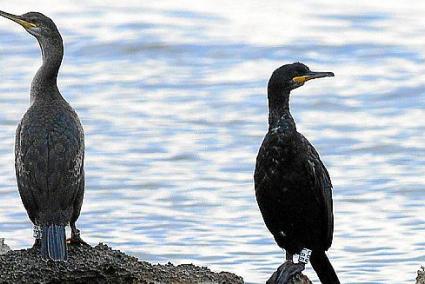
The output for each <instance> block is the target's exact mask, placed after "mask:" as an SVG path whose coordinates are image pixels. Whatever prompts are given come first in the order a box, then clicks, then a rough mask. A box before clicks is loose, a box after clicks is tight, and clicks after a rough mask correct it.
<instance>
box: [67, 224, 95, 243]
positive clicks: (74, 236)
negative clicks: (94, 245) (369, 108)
mask: <svg viewBox="0 0 425 284" xmlns="http://www.w3.org/2000/svg"><path fill="white" fill-rule="evenodd" d="M66 241H67V242H68V243H69V244H72V245H85V246H90V245H89V244H88V243H86V242H85V241H83V239H82V238H81V236H80V230H78V229H77V227H76V226H75V223H74V224H71V238H70V239H67V240H66Z"/></svg>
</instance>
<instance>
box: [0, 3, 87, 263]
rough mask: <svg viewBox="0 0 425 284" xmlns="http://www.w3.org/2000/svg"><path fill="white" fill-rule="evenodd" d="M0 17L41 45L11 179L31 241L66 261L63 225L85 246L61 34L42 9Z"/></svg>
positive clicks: (80, 151)
mask: <svg viewBox="0 0 425 284" xmlns="http://www.w3.org/2000/svg"><path fill="white" fill-rule="evenodd" d="M0 16H3V17H5V18H8V19H10V20H12V21H14V22H16V23H18V24H20V25H21V26H23V27H24V28H25V30H26V31H27V32H29V33H30V34H31V35H33V36H34V37H35V38H36V39H37V40H38V43H39V44H40V47H41V52H42V60H43V63H42V65H41V67H40V68H39V69H38V71H37V73H36V75H35V77H34V79H33V81H32V84H31V105H30V107H29V109H28V110H27V112H26V113H25V115H24V116H23V118H22V120H21V122H20V124H19V125H18V129H17V131H16V143H15V168H16V177H17V183H18V189H19V194H20V196H21V199H22V202H23V204H24V207H25V209H26V210H27V213H28V216H29V218H30V219H31V221H32V222H33V224H34V227H35V228H39V231H38V229H35V236H36V235H37V236H36V243H35V245H36V246H38V245H39V244H40V243H41V253H42V257H43V258H44V259H47V258H50V259H53V260H55V261H61V260H66V259H67V250H66V237H65V226H66V225H68V224H70V226H71V231H72V234H71V239H70V242H71V243H79V244H84V242H83V241H82V240H81V238H80V233H79V230H78V229H77V227H76V225H75V222H76V221H77V219H78V217H79V215H80V210H81V205H82V203H83V196H84V132H83V128H82V126H81V123H80V120H79V118H78V116H77V114H76V112H75V111H74V109H73V108H72V107H71V106H70V105H69V104H68V103H67V102H66V101H65V99H64V98H63V97H62V95H61V94H60V92H59V90H58V86H57V82H56V81H57V75H58V71H59V67H60V65H61V63H62V58H63V41H62V37H61V35H60V33H59V31H58V29H57V27H56V25H55V24H54V22H53V21H52V20H51V19H50V18H48V17H46V16H45V15H43V14H41V13H37V12H30V13H26V14H24V15H21V16H17V15H12V14H9V13H5V12H2V11H0ZM40 233H41V234H40ZM39 238H41V240H39Z"/></svg>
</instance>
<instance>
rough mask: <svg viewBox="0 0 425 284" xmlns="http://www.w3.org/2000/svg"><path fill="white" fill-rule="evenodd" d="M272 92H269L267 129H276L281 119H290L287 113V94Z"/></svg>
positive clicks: (289, 114)
mask: <svg viewBox="0 0 425 284" xmlns="http://www.w3.org/2000/svg"><path fill="white" fill-rule="evenodd" d="M273 91H274V90H269V128H274V127H276V126H277V124H278V122H279V120H281V118H284V117H288V118H291V119H292V116H291V113H290V111H289V92H288V93H282V92H279V93H273Z"/></svg>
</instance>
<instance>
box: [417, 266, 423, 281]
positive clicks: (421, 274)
mask: <svg viewBox="0 0 425 284" xmlns="http://www.w3.org/2000/svg"><path fill="white" fill-rule="evenodd" d="M416 284H425V267H423V266H422V267H421V269H419V270H418V277H416Z"/></svg>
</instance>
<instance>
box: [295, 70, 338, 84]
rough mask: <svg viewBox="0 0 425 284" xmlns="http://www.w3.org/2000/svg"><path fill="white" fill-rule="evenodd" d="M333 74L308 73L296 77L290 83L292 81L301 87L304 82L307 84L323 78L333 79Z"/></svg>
mask: <svg viewBox="0 0 425 284" xmlns="http://www.w3.org/2000/svg"><path fill="white" fill-rule="evenodd" d="M334 76H335V75H334V73H332V72H310V73H308V74H306V75H303V76H297V77H294V78H292V81H294V82H295V83H297V84H299V85H302V84H304V83H305V82H307V81H308V80H312V79H318V78H324V77H334Z"/></svg>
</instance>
